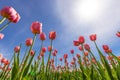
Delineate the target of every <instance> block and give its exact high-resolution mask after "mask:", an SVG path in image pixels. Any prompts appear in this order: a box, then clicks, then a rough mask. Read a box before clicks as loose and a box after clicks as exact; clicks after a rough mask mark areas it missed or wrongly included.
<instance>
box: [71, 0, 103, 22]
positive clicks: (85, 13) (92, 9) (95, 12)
mask: <svg viewBox="0 0 120 80" xmlns="http://www.w3.org/2000/svg"><path fill="white" fill-rule="evenodd" d="M102 1H103V0H77V1H76V2H74V4H73V6H72V13H73V16H76V18H80V19H82V20H84V21H92V20H95V19H96V18H97V17H99V16H100V15H101V13H102V10H103V4H102Z"/></svg>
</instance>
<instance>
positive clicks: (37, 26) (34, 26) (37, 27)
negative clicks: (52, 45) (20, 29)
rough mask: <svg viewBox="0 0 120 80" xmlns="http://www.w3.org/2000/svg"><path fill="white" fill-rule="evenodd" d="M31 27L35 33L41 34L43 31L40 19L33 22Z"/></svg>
mask: <svg viewBox="0 0 120 80" xmlns="http://www.w3.org/2000/svg"><path fill="white" fill-rule="evenodd" d="M30 29H31V31H32V33H33V34H40V33H41V32H42V23H40V22H38V21H36V22H33V23H32V25H31V27H30Z"/></svg>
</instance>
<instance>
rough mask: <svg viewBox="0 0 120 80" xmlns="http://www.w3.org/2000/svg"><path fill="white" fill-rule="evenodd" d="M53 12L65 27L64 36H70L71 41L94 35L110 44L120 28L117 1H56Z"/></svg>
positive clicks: (118, 3)
mask: <svg viewBox="0 0 120 80" xmlns="http://www.w3.org/2000/svg"><path fill="white" fill-rule="evenodd" d="M90 1H91V2H90ZM84 4H85V5H84ZM82 7H85V8H82ZM84 9H85V10H84ZM94 10H95V11H94ZM81 11H82V12H83V13H82V12H81ZM55 12H56V14H57V16H58V18H59V19H60V20H61V21H62V23H63V25H64V26H65V28H64V32H63V34H64V36H65V35H66V36H69V35H71V36H69V37H70V38H71V39H72V38H74V36H79V35H87V36H88V35H90V34H92V33H96V34H97V35H98V37H100V38H101V39H102V40H103V41H105V42H111V41H109V39H111V40H113V39H112V37H113V36H115V33H116V31H118V30H119V26H120V24H119V22H120V1H119V0H56V5H55ZM87 13H88V14H87ZM86 16H87V17H86ZM70 38H69V39H70ZM100 41H101V40H100Z"/></svg>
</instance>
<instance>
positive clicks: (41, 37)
mask: <svg viewBox="0 0 120 80" xmlns="http://www.w3.org/2000/svg"><path fill="white" fill-rule="evenodd" d="M45 39H46V35H45V33H44V32H42V33H40V40H42V41H44V40H45Z"/></svg>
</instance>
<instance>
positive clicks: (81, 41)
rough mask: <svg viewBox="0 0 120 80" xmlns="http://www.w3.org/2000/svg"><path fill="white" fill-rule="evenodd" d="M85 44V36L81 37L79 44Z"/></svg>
mask: <svg viewBox="0 0 120 80" xmlns="http://www.w3.org/2000/svg"><path fill="white" fill-rule="evenodd" d="M84 42H85V39H84V37H83V36H79V43H80V44H83V43H84Z"/></svg>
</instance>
